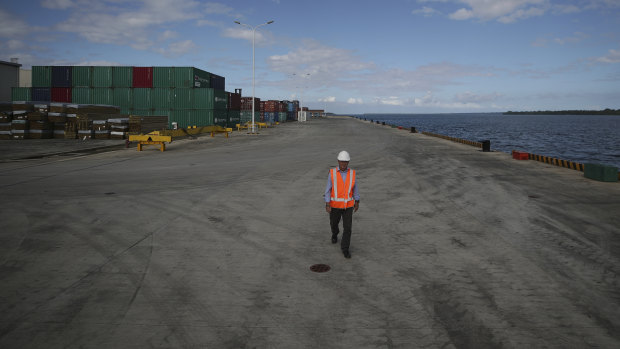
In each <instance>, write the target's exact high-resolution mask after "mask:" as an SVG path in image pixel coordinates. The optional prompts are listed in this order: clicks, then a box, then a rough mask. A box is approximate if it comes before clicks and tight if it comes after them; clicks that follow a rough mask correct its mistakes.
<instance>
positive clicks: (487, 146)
mask: <svg viewBox="0 0 620 349" xmlns="http://www.w3.org/2000/svg"><path fill="white" fill-rule="evenodd" d="M480 143H482V151H485V152H487V151H491V141H490V140H488V139H487V140H483V141H480Z"/></svg>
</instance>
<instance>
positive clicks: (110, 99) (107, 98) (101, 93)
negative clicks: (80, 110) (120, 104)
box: [91, 87, 114, 105]
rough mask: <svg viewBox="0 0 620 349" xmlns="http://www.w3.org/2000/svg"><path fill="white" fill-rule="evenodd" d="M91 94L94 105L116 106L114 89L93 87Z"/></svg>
mask: <svg viewBox="0 0 620 349" xmlns="http://www.w3.org/2000/svg"><path fill="white" fill-rule="evenodd" d="M91 93H92V94H91V103H92V104H105V105H114V92H113V89H111V88H105V87H93V89H92V91H91Z"/></svg>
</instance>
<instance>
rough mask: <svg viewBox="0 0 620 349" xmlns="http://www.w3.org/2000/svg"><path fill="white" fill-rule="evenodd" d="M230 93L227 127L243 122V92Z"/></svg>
mask: <svg viewBox="0 0 620 349" xmlns="http://www.w3.org/2000/svg"><path fill="white" fill-rule="evenodd" d="M227 93H228V124H227V125H226V126H227V127H235V126H236V125H237V124H238V123H240V122H241V93H232V92H227Z"/></svg>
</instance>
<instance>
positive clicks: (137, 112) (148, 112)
mask: <svg viewBox="0 0 620 349" xmlns="http://www.w3.org/2000/svg"><path fill="white" fill-rule="evenodd" d="M131 115H143V116H151V115H153V111H152V110H151V109H134V110H133V111H132V113H131Z"/></svg>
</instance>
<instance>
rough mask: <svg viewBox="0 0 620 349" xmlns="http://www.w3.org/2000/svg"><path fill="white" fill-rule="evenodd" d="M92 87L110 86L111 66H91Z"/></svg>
mask: <svg viewBox="0 0 620 349" xmlns="http://www.w3.org/2000/svg"><path fill="white" fill-rule="evenodd" d="M93 87H112V67H93Z"/></svg>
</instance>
